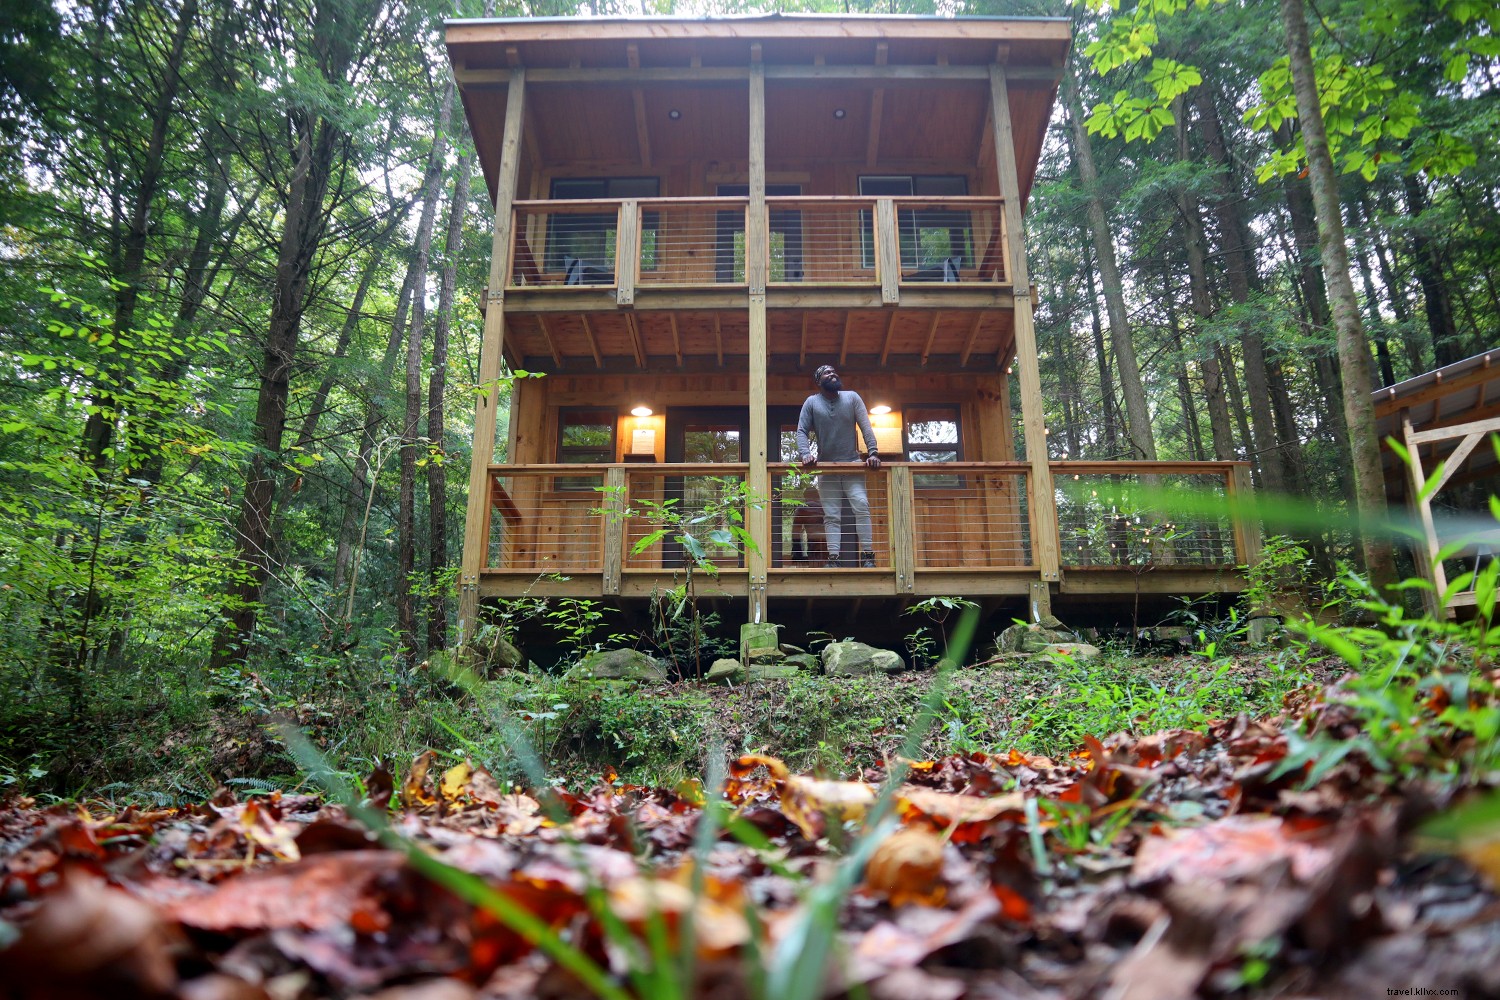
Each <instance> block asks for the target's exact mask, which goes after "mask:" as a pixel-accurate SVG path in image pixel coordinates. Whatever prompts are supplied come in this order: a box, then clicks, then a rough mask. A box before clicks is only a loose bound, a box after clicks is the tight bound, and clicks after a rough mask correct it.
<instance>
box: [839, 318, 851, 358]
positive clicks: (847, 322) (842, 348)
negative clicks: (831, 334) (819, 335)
mask: <svg viewBox="0 0 1500 1000" xmlns="http://www.w3.org/2000/svg"><path fill="white" fill-rule="evenodd" d="M853 329H854V313H853V312H849V313H846V314H845V316H844V339H843V341H842V342H841V343H840V344H839V367H840V368H842V367H843V366H844V360H845V359H846V358H848V357H849V333H850V331H851V330H853Z"/></svg>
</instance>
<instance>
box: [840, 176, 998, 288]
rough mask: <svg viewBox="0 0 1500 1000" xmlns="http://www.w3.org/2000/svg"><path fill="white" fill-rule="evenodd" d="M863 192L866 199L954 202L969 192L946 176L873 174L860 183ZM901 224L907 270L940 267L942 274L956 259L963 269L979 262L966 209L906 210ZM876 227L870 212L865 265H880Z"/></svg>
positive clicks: (899, 220)
mask: <svg viewBox="0 0 1500 1000" xmlns="http://www.w3.org/2000/svg"><path fill="white" fill-rule="evenodd" d="M859 193H860V194H861V195H862V196H864V197H866V198H953V197H962V196H963V195H966V194H968V193H969V182H968V180H967V179H966V178H964V177H959V176H951V175H945V174H904V175H903V174H890V175H869V176H864V177H861V178H860V179H859ZM896 223H897V225H896V230H897V238H898V239H899V240H900V243H901V267H902V268H903V269H909V268H915V269H917V270H924V269H936V273H937V274H938V275H941V274H942V268H943V264H944V262H947V261H954V260H955V258H956V259H957V260H956V263H957V266H958V267H966V266H968V265H970V264H973V263H974V246H973V243H974V240H973V227H972V223H971V222H970V220H969V213H968V212H967V211H966V210H963V209H958V210H954V209H944V208H926V207H919V208H904V209H899V215H898V218H897V220H896ZM872 229H873V224H872V219H871V217H870V213H869V212H865V213H864V219H863V220H862V224H861V232H862V233H863V235H862V237H861V250H862V252H863V255H864V259H863V261H862V263H863V265H864V266H865V267H874V266H875V243H874V235H873V233H872V231H871V230H872Z"/></svg>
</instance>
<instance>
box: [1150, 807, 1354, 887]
mask: <svg viewBox="0 0 1500 1000" xmlns="http://www.w3.org/2000/svg"><path fill="white" fill-rule="evenodd" d="M1325 829H1327V826H1326V824H1321V825H1315V826H1312V827H1307V826H1301V827H1300V828H1299V827H1298V826H1293V825H1288V824H1287V823H1285V822H1284V821H1283V820H1281V819H1280V818H1278V817H1275V816H1228V817H1225V818H1224V819H1220V820H1216V821H1214V822H1212V823H1209V824H1208V825H1207V826H1200V827H1195V828H1193V829H1189V830H1171V831H1165V832H1164V833H1163V834H1160V835H1156V836H1151V837H1148V838H1147V839H1146V840H1145V841H1144V842H1143V843H1142V844H1141V848H1140V851H1139V852H1138V853H1137V854H1136V857H1135V867H1134V869H1133V872H1132V875H1133V877H1135V878H1137V879H1140V880H1142V881H1148V880H1151V879H1156V878H1161V877H1170V878H1171V879H1172V880H1174V881H1176V882H1193V881H1199V880H1214V881H1226V880H1229V879H1234V878H1239V877H1243V876H1246V875H1251V874H1254V873H1256V872H1259V871H1263V870H1264V869H1266V868H1267V867H1268V866H1270V865H1273V864H1275V863H1277V862H1278V861H1286V862H1288V863H1289V864H1290V865H1291V870H1292V875H1293V876H1294V877H1295V878H1296V879H1297V880H1298V881H1301V882H1307V881H1309V880H1310V879H1312V878H1313V877H1314V876H1315V875H1317V874H1318V873H1319V872H1320V871H1322V870H1323V869H1324V868H1325V867H1327V865H1328V863H1329V862H1330V861H1331V860H1332V858H1333V854H1332V852H1331V850H1330V848H1329V847H1328V846H1327V845H1326V844H1324V843H1320V842H1316V841H1318V840H1321V839H1322V838H1317V837H1315V834H1316V833H1318V832H1320V831H1321V830H1325Z"/></svg>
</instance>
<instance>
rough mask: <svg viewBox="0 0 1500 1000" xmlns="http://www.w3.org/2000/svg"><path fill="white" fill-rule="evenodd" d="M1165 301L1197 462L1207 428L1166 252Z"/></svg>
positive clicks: (1187, 434)
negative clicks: (1203, 424)
mask: <svg viewBox="0 0 1500 1000" xmlns="http://www.w3.org/2000/svg"><path fill="white" fill-rule="evenodd" d="M1161 285H1162V305H1163V309H1164V311H1165V312H1166V314H1167V330H1168V331H1169V335H1170V336H1171V338H1172V350H1173V351H1174V352H1176V354H1177V357H1178V358H1180V359H1181V360H1182V363H1181V364H1180V365H1178V366H1176V367H1177V377H1176V379H1174V381H1175V382H1176V383H1177V406H1178V409H1180V410H1181V411H1182V431H1183V437H1184V438H1185V439H1186V443H1187V449H1188V458H1189V459H1191V460H1192V461H1194V462H1201V461H1203V460H1204V455H1203V431H1202V430H1201V429H1200V428H1199V426H1198V405H1197V401H1196V400H1195V399H1194V398H1193V387H1192V380H1191V378H1190V377H1189V368H1188V365H1187V350H1186V348H1184V347H1183V343H1182V321H1181V318H1180V317H1179V315H1178V312H1177V289H1176V287H1175V286H1174V285H1173V282H1172V262H1171V260H1170V259H1169V258H1168V257H1167V255H1166V253H1165V252H1163V253H1162V257H1161Z"/></svg>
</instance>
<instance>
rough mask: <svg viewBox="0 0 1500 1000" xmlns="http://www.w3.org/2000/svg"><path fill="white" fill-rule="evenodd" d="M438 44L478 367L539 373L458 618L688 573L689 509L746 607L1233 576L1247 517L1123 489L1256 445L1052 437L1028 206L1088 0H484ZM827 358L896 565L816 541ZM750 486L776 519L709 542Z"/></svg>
mask: <svg viewBox="0 0 1500 1000" xmlns="http://www.w3.org/2000/svg"><path fill="white" fill-rule="evenodd" d="M447 45H448V52H449V56H450V58H451V60H452V64H453V72H454V74H455V76H456V78H457V80H458V84H459V87H460V90H461V93H462V97H463V104H464V110H465V112H466V114H467V115H468V121H469V126H470V129H471V131H472V133H473V136H474V141H475V143H476V144H477V147H478V151H479V156H480V160H481V163H482V166H483V171H484V177H485V180H486V182H487V183H488V185H489V191H490V194H491V196H492V198H493V202H494V206H495V216H494V234H493V258H492V263H491V269H490V277H489V286H488V290H487V293H486V295H485V322H484V339H483V349H482V355H481V380H482V381H483V382H484V383H486V384H489V383H492V382H493V381H494V380H496V379H497V378H498V377H499V376H500V374H501V370H502V369H501V362H502V358H503V359H504V362H505V364H506V365H508V366H509V367H510V368H511V369H513V370H517V369H519V370H525V371H527V372H539V373H542V374H543V377H541V378H524V379H521V380H519V381H517V382H516V383H515V385H514V387H513V390H512V394H511V403H510V406H511V410H510V419H509V422H508V430H507V432H506V434H505V439H504V440H503V441H497V440H496V429H497V424H498V423H499V422H498V421H497V419H496V418H497V414H496V403H497V394H496V393H495V392H491V393H490V394H489V395H488V396H487V397H484V398H482V399H481V400H480V402H479V404H478V412H477V417H476V420H475V432H474V452H473V454H474V457H473V468H472V473H471V477H470V492H469V509H468V520H467V526H466V530H465V536H464V553H463V567H462V576H461V580H460V587H461V594H462V601H461V612H460V616H461V621H462V625H463V627H464V628H465V630H467V629H468V628H469V627H470V626H471V625H472V623H473V622H474V621H475V616H476V614H477V612H478V607H479V603H480V602H481V601H483V600H487V599H495V598H506V597H516V596H520V595H529V596H545V595H573V596H586V597H590V598H596V599H598V598H602V599H607V600H610V601H614V602H617V603H618V604H620V605H622V606H629V605H631V604H632V602H637V603H644V602H645V601H646V600H648V599H649V597H650V595H651V594H652V593H653V592H654V591H657V590H663V589H670V588H671V587H673V586H675V585H677V584H678V583H680V582H681V581H682V580H683V577H684V573H685V569H686V567H687V565H688V563H689V562H690V561H691V560H690V558H689V554H688V553H687V552H685V551H684V545H683V544H682V543H681V542H678V541H675V540H673V538H672V537H670V536H669V537H668V538H666V539H665V540H662V541H659V542H656V543H655V544H651V545H645V546H642V545H641V544H639V543H641V542H642V541H643V540H645V539H646V538H647V537H648V536H649V535H650V534H651V532H652V531H653V529H654V528H656V527H657V526H658V525H659V524H660V523H661V521H662V519H663V518H664V517H667V518H673V517H675V518H679V519H680V521H681V523H680V524H679V525H677V526H674V527H673V534H676V533H679V532H680V531H686V532H689V533H691V534H693V536H694V538H699V539H702V540H703V544H704V545H705V546H707V548H708V552H709V555H710V558H711V559H712V560H713V562H714V563H715V565H716V566H717V567H718V572H717V574H716V575H715V576H713V577H706V576H704V575H702V574H699V575H698V576H697V577H696V585H697V589H698V593H699V595H700V596H711V597H713V598H715V599H716V600H719V601H721V602H722V601H730V602H734V603H735V604H738V605H739V606H741V607H743V609H744V612H745V614H746V616H747V617H748V619H750V620H767V619H770V620H782V621H798V620H801V617H802V615H803V613H804V612H805V611H806V610H807V609H808V607H809V604H808V602H822V603H824V605H825V606H824V607H823V608H822V611H823V612H824V613H825V616H826V614H827V613H828V612H832V613H833V614H834V615H836V616H837V617H839V618H845V617H849V616H852V614H854V613H855V612H856V611H858V610H859V609H860V608H861V607H862V608H863V609H864V610H865V611H866V612H867V613H871V614H880V615H883V616H885V617H886V618H887V619H889V618H890V617H891V616H892V612H894V611H895V610H897V609H898V608H899V607H900V606H901V605H903V604H907V603H911V602H912V601H915V600H920V599H921V598H922V597H924V596H929V595H937V594H945V595H950V594H957V595H964V596H967V597H970V598H973V599H976V600H982V601H984V602H986V603H988V604H989V605H990V606H991V607H994V606H997V605H999V604H1001V603H1010V604H1013V605H1015V609H1016V612H1017V613H1020V612H1021V610H1022V608H1023V607H1024V608H1026V609H1028V610H1029V613H1030V614H1033V615H1035V614H1039V613H1040V612H1041V611H1043V610H1046V609H1047V608H1048V607H1050V605H1051V604H1052V602H1054V601H1057V600H1063V601H1067V600H1070V599H1074V598H1076V599H1080V600H1088V601H1091V602H1094V603H1096V604H1097V603H1099V602H1106V603H1107V602H1109V601H1111V600H1113V601H1115V602H1116V603H1117V604H1119V603H1125V604H1127V605H1128V603H1129V602H1130V601H1131V600H1132V599H1135V600H1138V599H1139V598H1140V595H1143V594H1144V595H1148V596H1149V595H1153V594H1155V595H1163V594H1196V593H1208V592H1224V591H1232V590H1237V589H1239V587H1240V577H1239V575H1238V573H1237V571H1236V569H1235V567H1236V566H1238V565H1241V564H1244V563H1246V562H1247V561H1249V560H1251V559H1253V558H1254V556H1255V552H1254V549H1255V546H1256V545H1257V539H1258V535H1256V534H1255V533H1254V531H1253V530H1252V529H1251V528H1250V527H1249V526H1247V525H1246V524H1242V523H1236V522H1235V521H1233V520H1232V519H1231V518H1230V517H1229V516H1228V515H1227V514H1223V513H1215V512H1208V513H1204V512H1203V511H1202V510H1201V509H1200V510H1199V511H1197V512H1196V513H1195V512H1194V511H1192V510H1188V511H1184V512H1178V513H1173V512H1168V511H1164V510H1162V509H1161V506H1160V504H1159V503H1158V504H1157V506H1156V507H1155V508H1154V510H1152V511H1144V510H1142V509H1140V508H1139V506H1135V505H1132V503H1131V500H1130V496H1131V493H1132V491H1133V490H1135V488H1136V487H1137V485H1139V484H1141V483H1143V482H1146V483H1149V484H1150V485H1153V486H1155V487H1157V493H1158V495H1159V494H1160V493H1161V492H1162V491H1174V490H1179V489H1180V488H1184V487H1192V488H1194V489H1195V490H1206V491H1209V492H1216V493H1217V494H1219V495H1221V496H1227V495H1231V494H1234V493H1236V492H1242V491H1245V490H1247V489H1248V482H1249V479H1248V473H1247V469H1246V467H1245V466H1244V465H1243V464H1239V463H1232V462H1197V463H1128V464H1127V463H1099V462H1076V461H1051V460H1049V457H1048V451H1047V446H1046V433H1047V430H1046V426H1045V420H1044V408H1043V398H1042V393H1041V386H1040V382H1039V379H1038V373H1037V363H1036V357H1037V348H1036V341H1035V336H1034V332H1033V321H1032V298H1031V295H1030V283H1029V281H1028V279H1027V266H1026V254H1025V244H1024V234H1023V229H1022V210H1023V208H1024V206H1025V204H1026V199H1027V196H1028V194H1029V193H1030V190H1031V186H1032V182H1033V180H1034V178H1035V174H1036V165H1037V160H1038V157H1039V154H1040V150H1041V145H1042V140H1043V137H1044V134H1045V132H1046V129H1047V122H1048V118H1049V117H1050V115H1051V111H1052V104H1053V99H1054V97H1055V94H1056V90H1057V85H1058V81H1059V78H1060V74H1061V71H1062V66H1063V60H1064V58H1065V57H1066V55H1067V52H1068V45H1069V22H1068V21H1067V20H1066V19H1051V18H969V19H960V20H954V19H944V18H934V17H847V16H846V17H838V16H818V15H776V16H755V17H742V18H723V19H711V20H680V19H571V18H565V19H524V20H510V19H505V20H464V21H450V22H448V25H447ZM825 363H831V364H834V365H836V366H838V368H839V370H840V372H841V373H842V375H843V378H844V382H845V385H846V387H848V388H850V389H854V390H856V391H858V392H859V393H860V394H861V395H862V396H863V398H864V400H865V402H866V403H867V404H868V405H869V406H870V407H871V409H872V413H873V414H874V417H873V420H874V423H875V427H876V434H877V435H878V437H879V440H880V453H881V456H882V458H883V459H886V460H887V461H886V465H885V467H884V468H883V469H881V470H880V471H879V472H877V473H872V474H870V475H869V476H868V481H867V482H868V489H869V494H870V501H871V511H872V516H873V521H874V534H875V539H874V541H875V544H874V548H875V553H876V567H875V568H873V569H868V568H856V566H857V562H858V560H848V562H849V564H848V565H847V566H844V567H839V568H828V567H825V566H824V565H823V564H822V562H821V561H803V560H799V558H798V555H799V546H798V544H797V540H796V538H795V537H794V534H795V530H796V528H797V527H798V525H797V521H798V510H799V503H800V502H801V500H802V497H803V490H804V489H805V486H806V480H805V478H799V477H798V474H797V470H795V469H794V468H793V465H792V463H793V461H794V460H795V458H796V451H795V445H794V430H795V427H796V421H797V416H798V411H799V407H800V405H801V403H802V401H803V400H804V399H805V398H806V397H807V396H808V395H809V394H810V393H812V392H814V391H815V388H816V387H815V386H814V384H813V381H812V377H811V375H812V372H813V370H814V368H816V367H817V366H819V365H822V364H825ZM1013 382H1014V383H1016V385H1015V386H1014V390H1015V392H1014V395H1015V397H1016V399H1017V400H1018V401H1019V410H1020V413H1019V418H1020V419H1019V421H1017V420H1016V419H1015V414H1013V410H1012V395H1013V386H1012V383H1013ZM1017 428H1019V431H1020V434H1019V436H1020V437H1021V439H1022V441H1021V443H1022V445H1023V450H1021V456H1018V447H1017V442H1016V440H1015V439H1016V437H1017V433H1016V431H1017ZM501 449H503V451H502V450H501ZM497 454H503V457H504V461H503V462H501V463H496V462H495V461H494V458H495V456H496V455H497ZM1022 456H1023V457H1022ZM853 468H862V467H853ZM747 497H748V498H749V499H748V500H747V499H746V498H747ZM813 509H814V510H816V509H817V508H813ZM663 511H665V512H666V513H665V514H664V513H663ZM803 516H804V518H805V517H806V514H804V515H803ZM740 519H743V525H744V527H745V529H746V530H747V531H748V534H749V536H750V538H751V539H753V541H754V545H753V546H746V547H718V548H716V547H715V546H714V545H713V544H712V539H711V537H710V536H711V534H712V532H713V531H714V530H715V529H716V528H718V529H721V530H722V529H723V528H724V527H726V526H728V525H729V524H731V523H734V524H738V523H739V520H740ZM845 520H846V523H847V522H850V521H852V519H851V518H847V517H846V519H845ZM820 523H821V522H820ZM720 537H722V535H721V536H720ZM842 548H843V552H844V554H845V556H846V559H847V557H849V556H851V555H854V554H856V553H857V551H858V549H857V546H856V545H855V544H853V542H852V540H851V541H850V542H849V543H846V544H845V545H843V547H842ZM828 602H832V606H831V607H829V606H828ZM778 615H779V616H781V617H780V618H779V619H778Z"/></svg>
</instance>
